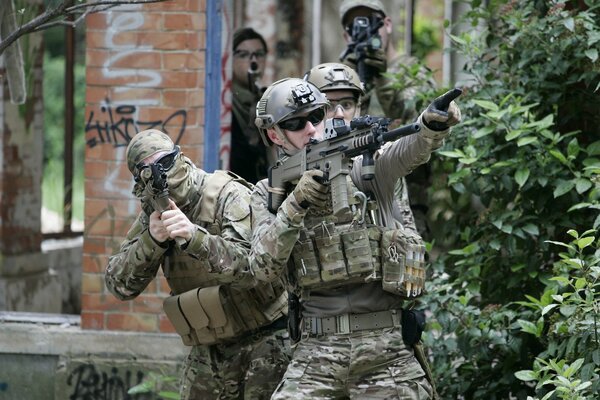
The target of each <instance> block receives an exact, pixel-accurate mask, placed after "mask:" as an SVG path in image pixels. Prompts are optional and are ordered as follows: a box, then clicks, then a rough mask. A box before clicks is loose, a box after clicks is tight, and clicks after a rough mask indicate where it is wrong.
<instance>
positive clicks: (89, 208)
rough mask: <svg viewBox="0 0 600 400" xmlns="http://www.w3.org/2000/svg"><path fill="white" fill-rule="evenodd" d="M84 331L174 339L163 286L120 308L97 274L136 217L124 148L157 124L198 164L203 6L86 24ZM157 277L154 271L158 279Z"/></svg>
mask: <svg viewBox="0 0 600 400" xmlns="http://www.w3.org/2000/svg"><path fill="white" fill-rule="evenodd" d="M86 23H87V37H86V41H87V60H86V70H87V73H86V80H87V92H86V109H85V118H86V128H85V129H86V132H85V138H86V153H85V193H86V200H85V238H84V246H83V276H82V313H81V325H82V327H83V328H84V329H101V330H102V329H108V330H134V331H145V332H156V331H163V332H170V331H173V329H172V327H171V325H170V323H169V322H168V320H166V318H165V316H164V314H163V313H162V300H163V298H164V297H166V296H167V293H168V287H167V285H166V282H165V280H164V277H162V276H161V277H160V279H155V280H154V281H153V282H152V283H151V284H150V285H149V286H148V288H147V289H146V290H145V291H144V292H143V293H142V294H141V295H140V296H139V297H138V298H137V299H135V300H133V301H125V302H121V301H119V300H117V299H116V298H115V297H114V296H113V295H112V294H110V293H109V292H108V291H107V289H106V287H105V285H104V270H105V268H106V265H107V260H108V257H109V256H110V254H112V253H113V251H114V250H116V249H117V248H118V246H119V244H120V242H121V240H122V239H123V237H124V236H125V234H126V232H127V230H128V228H129V227H130V225H131V223H132V221H133V219H134V218H135V216H136V215H137V213H138V212H139V201H138V200H136V199H135V198H134V197H133V195H132V194H131V190H132V188H133V179H132V177H131V174H130V173H129V170H128V169H127V165H126V162H125V149H126V146H127V144H128V143H129V141H130V140H131V138H132V136H134V135H135V134H136V133H137V132H139V131H141V130H144V129H147V128H149V127H150V126H151V125H156V127H157V128H158V129H161V130H163V131H164V132H166V133H168V134H169V135H170V136H171V138H172V139H173V140H174V141H175V142H177V143H178V144H179V145H181V148H182V150H183V152H184V153H185V154H186V155H187V156H188V157H190V158H191V159H192V160H193V161H194V162H196V164H197V165H198V166H202V165H203V144H204V129H203V126H204V108H205V107H204V105H205V101H204V100H205V99H204V82H205V54H206V25H207V23H206V2H205V0H176V1H170V2H165V3H156V4H147V5H143V6H142V5H134V6H128V7H126V8H122V7H120V8H117V9H113V10H111V11H107V12H104V13H98V14H92V15H90V16H88V17H87V20H86ZM159 274H160V273H159Z"/></svg>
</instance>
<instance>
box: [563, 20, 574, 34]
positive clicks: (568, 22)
mask: <svg viewBox="0 0 600 400" xmlns="http://www.w3.org/2000/svg"><path fill="white" fill-rule="evenodd" d="M563 25H564V26H565V28H567V29H568V30H570V31H571V32H573V31H574V30H575V20H573V18H567V19H565V20H564V21H563Z"/></svg>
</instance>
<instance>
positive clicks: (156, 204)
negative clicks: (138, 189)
mask: <svg viewBox="0 0 600 400" xmlns="http://www.w3.org/2000/svg"><path fill="white" fill-rule="evenodd" d="M141 175H144V176H142V178H144V180H149V181H150V182H151V184H150V185H149V188H148V189H149V192H150V193H149V194H150V196H149V197H150V198H149V200H150V204H151V205H152V208H154V210H155V211H158V212H159V213H161V214H162V213H163V212H165V211H167V210H169V209H170V208H169V188H168V183H167V173H166V172H165V170H164V168H163V167H162V165H160V164H154V163H153V164H150V165H149V168H144V169H143V170H142V171H141ZM175 242H176V243H177V244H178V245H179V246H183V245H184V244H185V239H184V238H182V237H176V238H175Z"/></svg>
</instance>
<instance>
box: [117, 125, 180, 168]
mask: <svg viewBox="0 0 600 400" xmlns="http://www.w3.org/2000/svg"><path fill="white" fill-rule="evenodd" d="M173 146H175V145H174V143H173V141H172V140H171V138H170V137H169V136H168V135H167V134H166V133H163V132H161V131H159V130H157V129H147V130H145V131H142V132H139V133H138V134H137V135H135V136H134V137H133V139H131V141H130V142H129V145H128V146H127V151H126V152H125V153H126V154H127V168H129V171H130V172H131V173H133V172H134V170H135V166H136V165H138V164H139V163H140V162H142V160H143V159H145V158H147V157H149V156H151V155H153V154H155V153H158V152H159V151H171V150H173Z"/></svg>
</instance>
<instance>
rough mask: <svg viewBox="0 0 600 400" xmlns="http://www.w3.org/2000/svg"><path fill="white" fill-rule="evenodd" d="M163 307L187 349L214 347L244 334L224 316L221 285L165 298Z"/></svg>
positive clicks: (237, 325)
mask: <svg viewBox="0 0 600 400" xmlns="http://www.w3.org/2000/svg"><path fill="white" fill-rule="evenodd" d="M163 308H164V310H165V313H166V314H167V317H168V318H169V320H170V321H171V323H172V324H173V326H174V327H175V330H176V331H177V333H178V334H179V335H180V336H181V338H182V340H183V343H184V344H185V345H187V346H197V345H199V344H214V343H217V342H219V341H220V340H223V339H229V338H232V337H235V336H237V335H239V334H240V333H242V332H243V328H242V327H241V326H240V325H239V324H237V323H235V322H234V321H233V319H231V318H228V317H227V314H226V312H225V309H224V307H223V298H222V296H221V286H211V287H208V288H201V289H193V290H189V291H187V292H185V293H182V294H180V295H177V296H171V297H168V298H167V299H165V301H164V303H163ZM186 325H187V326H186Z"/></svg>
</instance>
